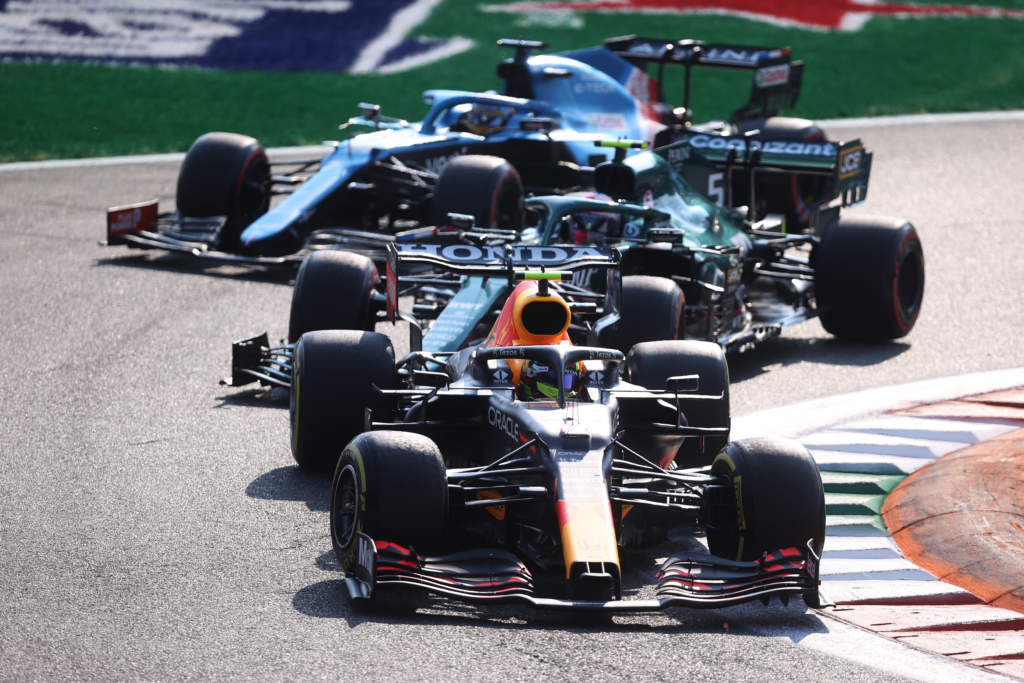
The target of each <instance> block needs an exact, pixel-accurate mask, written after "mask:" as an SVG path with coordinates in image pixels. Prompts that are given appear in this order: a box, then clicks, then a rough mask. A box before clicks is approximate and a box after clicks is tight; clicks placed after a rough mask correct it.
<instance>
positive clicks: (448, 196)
mask: <svg viewBox="0 0 1024 683" xmlns="http://www.w3.org/2000/svg"><path fill="white" fill-rule="evenodd" d="M449 213H464V214H470V215H472V216H473V218H474V220H475V224H476V225H477V226H480V227H484V228H507V229H514V230H518V229H520V228H522V227H523V181H522V180H521V179H520V177H519V172H518V171H516V169H515V167H514V166H512V164H510V163H509V162H507V161H505V160H504V159H501V158H499V157H492V156H486V155H482V154H467V155H465V156H458V157H455V158H454V159H452V160H451V161H449V162H448V165H447V166H445V167H444V170H443V171H442V172H441V176H440V177H439V178H438V180H437V187H435V188H434V199H433V219H434V223H435V224H436V225H446V224H447V223H448V222H449V221H448V214H449Z"/></svg>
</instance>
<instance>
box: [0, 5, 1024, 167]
mask: <svg viewBox="0 0 1024 683" xmlns="http://www.w3.org/2000/svg"><path fill="white" fill-rule="evenodd" d="M480 4H482V3H481V2H477V1H476V0H473V1H470V0H448V2H446V3H444V4H443V5H442V6H441V7H440V8H438V9H437V10H436V11H435V12H434V14H433V15H432V16H431V17H430V19H429V20H428V21H427V22H426V23H425V24H424V25H422V26H421V27H420V30H419V33H420V34H422V35H427V36H433V37H447V36H456V35H460V36H470V37H472V38H473V39H474V40H475V41H476V47H475V48H474V49H472V50H470V51H468V52H466V53H463V54H461V55H458V56H456V57H453V58H450V59H448V60H445V61H443V62H440V63H436V64H433V65H430V66H428V67H423V68H420V69H416V70H412V71H408V72H404V73H399V74H393V75H386V76H376V75H372V76H352V75H347V74H338V73H322V72H313V73H267V72H246V71H230V72H229V71H200V70H195V69H160V68H143V67H108V66H98V65H83V64H73V63H61V64H51V63H13V62H8V63H0V87H2V92H3V93H4V95H3V100H4V102H3V103H4V106H2V107H0V130H3V131H4V135H3V136H2V137H0V161H14V160H35V159H48V158H73V157H87V156H102V155H115V154H134V153H151V152H167V151H183V150H184V149H186V148H187V147H188V145H189V144H190V143H191V142H192V140H194V139H195V138H196V137H197V136H198V135H200V134H202V133H204V132H206V131H208V130H231V131H237V132H243V133H247V134H250V135H253V136H255V137H257V138H259V139H260V140H262V141H263V143H264V144H265V145H267V146H279V145H296V144H309V143H316V142H319V141H320V140H323V139H329V138H335V137H338V136H339V135H340V134H339V133H338V131H337V126H338V124H339V123H341V122H342V121H344V120H345V119H347V118H348V117H349V116H350V115H352V114H354V113H355V111H356V104H357V103H358V102H360V101H371V102H376V103H379V104H381V105H383V108H384V111H385V113H388V114H391V115H395V116H402V117H405V118H410V119H418V118H419V117H421V116H422V115H423V114H424V113H425V111H426V107H425V105H424V104H423V102H422V100H421V98H420V93H421V91H423V90H424V89H427V88H434V87H455V88H464V89H470V90H476V89H479V90H486V89H496V88H499V87H500V84H499V83H498V81H497V77H496V75H495V73H494V67H495V65H496V63H497V62H498V61H499V60H500V59H502V58H503V57H506V56H508V53H507V52H506V51H503V50H500V49H499V48H497V47H496V46H495V45H494V41H495V40H496V39H498V38H501V37H522V38H534V39H539V40H544V41H546V42H548V43H549V44H550V48H549V49H550V50H552V51H557V50H564V49H571V48H576V47H583V46H588V45H594V44H597V43H599V42H600V41H601V40H602V39H603V38H605V37H609V36H614V35H623V34H627V33H639V34H645V35H659V36H665V37H694V38H700V39H703V40H708V41H730V42H739V43H752V44H760V45H789V46H791V47H792V48H793V53H794V55H795V56H796V57H797V58H799V59H803V60H804V61H805V62H806V63H807V68H806V70H805V72H804V87H803V91H802V94H801V98H800V101H799V103H798V105H797V108H796V110H795V111H794V112H793V113H796V114H799V115H802V116H806V117H809V118H832V117H843V116H871V115H881V114H900V113H918V112H952V111H975V110H998V109H1021V108H1024V49H1021V47H1020V43H1021V36H1022V35H1024V22H1022V21H1010V20H989V19H948V18H932V19H905V20H904V19H887V18H875V19H873V20H871V22H869V24H868V25H867V26H866V27H865V28H864V29H862V30H861V31H859V32H856V33H834V32H816V31H805V30H800V29H783V28H778V27H773V26H770V25H767V24H763V23H759V22H752V21H746V20H743V19H738V18H730V17H700V16H667V15H656V16H655V17H651V16H646V17H644V16H627V15H601V14H594V15H582V14H581V15H578V16H579V17H580V18H581V19H582V22H583V25H582V27H580V28H570V27H566V26H545V25H529V26H522V25H518V24H517V22H518V21H520V19H521V18H519V17H517V16H516V15H508V14H489V13H485V12H482V11H480V9H479V6H480ZM986 4H991V5H1003V6H1018V7H1019V6H1020V5H1021V3H1020V2H1005V1H1004V2H989V3H986ZM749 78H750V77H749V74H738V73H729V72H719V71H702V72H700V73H699V74H698V76H697V77H696V79H695V80H696V82H695V89H694V99H693V104H694V110H695V115H696V118H697V119H698V120H703V119H709V118H721V117H723V116H725V115H726V114H727V113H728V112H729V111H730V110H731V109H732V108H734V107H735V106H737V105H739V104H741V103H742V102H743V101H744V100H745V99H746V96H747V93H748V89H749V83H750V81H749Z"/></svg>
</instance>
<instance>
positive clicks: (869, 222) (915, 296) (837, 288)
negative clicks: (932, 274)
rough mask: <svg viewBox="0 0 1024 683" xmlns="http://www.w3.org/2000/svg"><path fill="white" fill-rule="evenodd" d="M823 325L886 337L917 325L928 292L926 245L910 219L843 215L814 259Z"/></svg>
mask: <svg viewBox="0 0 1024 683" xmlns="http://www.w3.org/2000/svg"><path fill="white" fill-rule="evenodd" d="M814 280H815V296H816V298H817V305H818V310H819V311H820V318H821V324H822V327H824V328H825V330H826V331H828V332H829V333H831V334H833V335H835V336H837V337H842V338H844V339H853V340H859V341H886V340H889V339H897V338H899V337H902V336H904V335H905V334H907V333H908V332H910V330H911V329H912V328H913V327H914V323H915V322H916V321H917V315H918V313H920V311H921V301H922V299H923V298H924V251H923V250H922V248H921V240H920V238H919V237H918V235H917V230H915V229H914V226H913V225H911V224H910V223H908V222H906V221H903V220H897V219H891V218H873V219H872V218H867V219H865V218H858V219H854V220H850V219H841V220H840V221H839V222H838V223H834V224H832V225H831V226H830V227H829V228H828V230H826V231H825V234H824V235H823V236H822V238H821V244H819V245H818V248H817V250H816V254H815V259H814Z"/></svg>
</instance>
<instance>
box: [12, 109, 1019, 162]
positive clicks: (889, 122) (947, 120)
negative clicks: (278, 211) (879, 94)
mask: <svg viewBox="0 0 1024 683" xmlns="http://www.w3.org/2000/svg"><path fill="white" fill-rule="evenodd" d="M999 121H1024V109H1016V110H1011V111H990V112H970V113H957V114H908V115H905V116H878V117H873V118H871V117H869V118H854V119H822V120H820V121H818V122H817V123H820V124H821V125H823V126H824V127H825V128H834V129H840V128H882V127H885V126H916V125H922V124H940V123H941V124H964V123H967V124H972V123H992V122H999ZM267 151H268V153H269V154H270V155H271V156H273V155H290V154H304V155H308V154H316V153H321V154H322V153H324V151H325V148H324V147H322V146H310V147H277V148H273V149H269V150H267ZM184 158H185V155H184V153H182V152H177V153H174V154H141V155H133V156H117V157H100V158H89V159H55V160H52V161H15V162H13V163H9V164H0V173H3V172H5V171H6V172H10V171H35V170H45V169H53V168H91V167H94V166H113V165H117V164H156V163H166V162H178V163H180V162H181V160H182V159H184Z"/></svg>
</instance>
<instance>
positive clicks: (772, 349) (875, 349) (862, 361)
mask: <svg viewBox="0 0 1024 683" xmlns="http://www.w3.org/2000/svg"><path fill="white" fill-rule="evenodd" d="M909 350H910V344H909V343H907V342H902V341H892V342H887V343H882V344H870V343H861V342H852V341H846V340H843V339H834V338H832V337H828V338H824V339H795V338H787V337H785V336H783V337H778V338H776V339H772V340H770V341H768V342H765V343H764V344H761V345H760V346H758V347H757V348H756V349H754V350H753V351H750V352H747V353H741V354H731V355H730V356H729V357H728V358H729V379H730V381H732V382H736V381H742V380H745V379H752V378H754V377H758V376H759V375H763V374H764V373H766V372H770V368H771V366H778V365H782V366H786V365H793V364H796V363H818V364H822V365H839V366H849V367H867V366H870V365H877V364H879V363H884V362H886V361H888V360H891V359H893V358H895V357H897V356H899V355H900V354H902V353H904V352H906V351H909Z"/></svg>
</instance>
